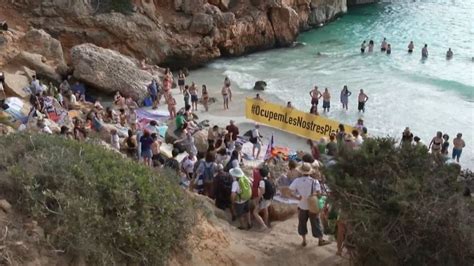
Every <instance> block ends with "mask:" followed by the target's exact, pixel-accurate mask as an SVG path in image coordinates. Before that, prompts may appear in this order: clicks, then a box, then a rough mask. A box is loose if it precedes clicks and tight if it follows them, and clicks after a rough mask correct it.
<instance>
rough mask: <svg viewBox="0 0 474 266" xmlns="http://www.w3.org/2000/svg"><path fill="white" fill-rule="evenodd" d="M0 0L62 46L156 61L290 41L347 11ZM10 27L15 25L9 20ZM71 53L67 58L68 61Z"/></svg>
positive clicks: (339, 3)
mask: <svg viewBox="0 0 474 266" xmlns="http://www.w3.org/2000/svg"><path fill="white" fill-rule="evenodd" d="M13 2H14V3H13V4H12V3H11V1H9V0H0V3H1V5H2V6H3V5H10V6H11V5H13V8H14V9H15V10H16V11H18V12H19V13H21V15H22V17H23V18H24V19H25V20H26V21H27V23H28V26H32V27H34V28H39V29H44V30H45V31H46V32H48V33H49V34H51V36H53V37H54V38H56V39H58V40H59V41H60V42H61V44H62V46H63V49H64V50H65V51H69V49H70V48H72V47H73V46H75V45H78V44H82V43H93V44H95V45H98V46H101V47H104V48H110V49H113V50H117V51H119V52H120V53H122V54H125V55H128V56H132V57H135V58H138V59H143V58H148V59H149V60H150V61H149V62H150V63H154V64H158V65H171V66H175V67H177V66H186V67H194V66H199V65H201V64H203V63H206V62H208V61H210V60H212V59H215V58H218V57H220V56H239V55H242V54H246V53H250V52H254V51H258V50H264V49H269V48H273V47H285V46H289V45H291V44H292V43H293V42H294V41H295V39H296V37H297V35H298V33H299V32H301V31H305V30H309V29H311V28H313V27H317V26H320V25H322V24H324V23H326V22H328V21H330V20H332V19H334V18H335V17H336V16H338V15H340V14H342V13H344V12H346V10H347V7H346V0H78V1H70V0H69V1H68V0H44V1H40V0H28V1H13ZM12 26H14V25H12ZM70 60H71V59H70V58H66V61H68V62H70Z"/></svg>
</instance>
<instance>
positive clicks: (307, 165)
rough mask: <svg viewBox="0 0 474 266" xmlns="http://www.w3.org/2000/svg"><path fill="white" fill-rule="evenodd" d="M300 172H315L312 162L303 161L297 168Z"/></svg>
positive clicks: (304, 173)
mask: <svg viewBox="0 0 474 266" xmlns="http://www.w3.org/2000/svg"><path fill="white" fill-rule="evenodd" d="M296 170H298V172H300V173H301V174H303V175H310V174H312V173H313V167H312V166H311V164H310V163H303V164H302V165H301V166H299V167H298V168H296Z"/></svg>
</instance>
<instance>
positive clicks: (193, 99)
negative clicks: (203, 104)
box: [189, 82, 199, 111]
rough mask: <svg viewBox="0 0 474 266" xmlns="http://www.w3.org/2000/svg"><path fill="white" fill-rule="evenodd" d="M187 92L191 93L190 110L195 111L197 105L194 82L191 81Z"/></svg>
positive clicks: (196, 91) (196, 92)
mask: <svg viewBox="0 0 474 266" xmlns="http://www.w3.org/2000/svg"><path fill="white" fill-rule="evenodd" d="M189 94H190V95H191V109H192V111H197V108H198V107H197V106H198V100H199V99H198V88H197V87H196V83H194V82H193V83H191V86H190V87H189Z"/></svg>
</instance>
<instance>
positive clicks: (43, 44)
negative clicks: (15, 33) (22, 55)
mask: <svg viewBox="0 0 474 266" xmlns="http://www.w3.org/2000/svg"><path fill="white" fill-rule="evenodd" d="M20 46H21V48H22V49H23V50H25V51H28V52H30V53H35V54H40V55H42V56H44V57H45V58H46V59H47V60H51V61H53V62H54V63H56V64H57V65H64V64H65V63H64V55H63V48H62V46H61V43H60V42H59V41H58V40H56V39H54V38H52V37H51V35H49V34H48V33H46V32H45V31H44V30H37V29H33V30H30V31H28V32H27V33H26V34H25V36H23V38H21V40H20Z"/></svg>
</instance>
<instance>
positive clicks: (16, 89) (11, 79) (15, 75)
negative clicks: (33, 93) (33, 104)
mask: <svg viewBox="0 0 474 266" xmlns="http://www.w3.org/2000/svg"><path fill="white" fill-rule="evenodd" d="M4 75H5V92H6V93H7V94H9V95H10V96H15V97H19V98H23V99H25V98H27V97H28V96H29V93H28V91H26V90H24V88H27V87H28V86H29V85H30V80H29V79H28V76H27V75H26V73H24V72H21V71H16V72H7V71H6V72H4Z"/></svg>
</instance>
